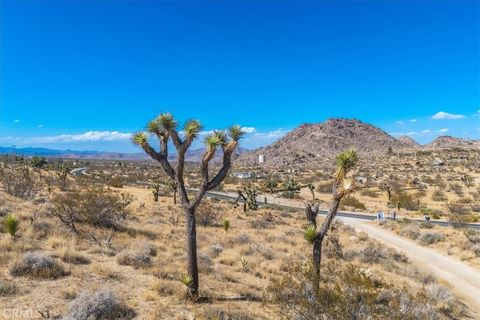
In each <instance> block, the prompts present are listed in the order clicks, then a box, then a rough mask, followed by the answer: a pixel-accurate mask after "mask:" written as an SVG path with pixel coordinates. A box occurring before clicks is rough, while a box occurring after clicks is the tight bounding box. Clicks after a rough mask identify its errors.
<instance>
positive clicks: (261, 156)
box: [258, 154, 265, 163]
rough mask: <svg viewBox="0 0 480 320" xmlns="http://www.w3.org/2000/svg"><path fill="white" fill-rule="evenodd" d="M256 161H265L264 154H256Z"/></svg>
mask: <svg viewBox="0 0 480 320" xmlns="http://www.w3.org/2000/svg"><path fill="white" fill-rule="evenodd" d="M258 163H265V155H264V154H261V155H259V156H258Z"/></svg>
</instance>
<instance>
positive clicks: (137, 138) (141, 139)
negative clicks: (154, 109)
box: [131, 132, 148, 146]
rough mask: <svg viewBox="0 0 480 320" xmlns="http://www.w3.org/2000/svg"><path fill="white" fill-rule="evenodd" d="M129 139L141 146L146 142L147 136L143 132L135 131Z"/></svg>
mask: <svg viewBox="0 0 480 320" xmlns="http://www.w3.org/2000/svg"><path fill="white" fill-rule="evenodd" d="M131 139H132V142H133V143H134V144H136V145H137V146H143V145H145V144H146V143H147V140H148V137H147V134H146V133H145V132H135V133H134V134H133V135H132V138H131Z"/></svg>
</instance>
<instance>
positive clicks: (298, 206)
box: [188, 189, 480, 230]
mask: <svg viewBox="0 0 480 320" xmlns="http://www.w3.org/2000/svg"><path fill="white" fill-rule="evenodd" d="M188 191H196V190H195V189H188ZM206 195H207V196H208V197H212V198H217V199H221V200H227V201H228V200H234V199H236V198H237V194H236V193H233V192H218V191H209V192H207V193H206ZM265 198H266V199H267V203H268V204H274V205H276V206H280V207H284V208H288V209H294V210H303V208H304V205H303V204H302V203H301V202H299V201H296V200H290V199H283V198H275V197H272V196H271V195H260V196H258V197H257V201H258V203H259V204H262V203H265ZM240 202H242V201H241V200H240ZM319 212H320V214H327V211H326V210H320V211H319ZM337 216H339V217H347V218H356V219H362V220H369V221H374V220H376V219H377V217H376V215H374V214H368V213H358V212H350V211H338V214H337ZM408 220H411V221H416V222H424V221H425V220H424V219H417V218H408ZM430 223H432V224H434V225H437V226H441V227H450V224H449V223H448V222H447V221H441V220H440V221H439V220H430ZM465 226H466V227H468V228H472V229H478V230H480V224H479V223H469V224H467V225H465Z"/></svg>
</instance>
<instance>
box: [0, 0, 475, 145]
mask: <svg viewBox="0 0 480 320" xmlns="http://www.w3.org/2000/svg"><path fill="white" fill-rule="evenodd" d="M0 5H1V11H0V15H1V19H0V27H1V31H0V32H1V34H0V35H1V37H0V44H1V46H0V67H1V69H0V80H1V82H0V146H1V145H3V146H10V145H12V144H15V145H17V146H19V147H20V146H27V145H28V146H43V147H52V148H60V149H65V148H71V149H96V150H108V151H123V152H132V151H136V150H137V149H136V148H135V147H134V146H132V145H131V144H130V143H129V141H128V133H130V132H132V131H136V130H138V129H141V128H142V127H143V126H144V125H145V123H146V122H147V121H148V120H149V119H151V118H153V117H154V116H155V115H157V114H158V113H160V112H164V111H170V112H172V113H174V115H175V116H176V117H177V118H178V119H179V120H180V121H183V120H186V119H189V118H198V119H200V120H201V121H202V123H203V124H204V125H205V128H206V130H210V129H214V128H222V127H226V126H228V125H231V124H234V123H239V124H241V125H243V126H245V127H246V128H248V131H249V132H250V133H249V134H248V135H247V139H246V140H245V141H244V146H246V147H249V148H254V147H257V146H259V145H264V144H267V143H270V142H272V141H274V140H275V139H277V138H278V137H280V136H281V135H283V134H285V133H286V132H287V131H288V130H291V129H292V128H294V127H296V126H298V125H299V124H301V123H305V122H320V121H324V120H326V119H328V118H330V117H347V118H358V119H360V120H362V121H364V122H367V123H371V124H374V125H377V126H379V127H380V128H382V129H384V130H385V131H387V132H388V133H391V134H395V135H399V134H409V135H410V136H412V137H413V138H415V139H417V140H418V141H420V142H422V143H426V142H429V141H431V140H432V139H434V138H435V137H436V136H438V135H440V134H450V135H455V136H460V137H468V138H480V131H479V130H480V129H479V128H480V80H479V78H480V61H479V60H480V58H479V57H480V49H479V39H480V31H479V30H480V22H479V21H480V17H479V15H480V4H479V2H476V1H471V2H466V1H465V2H462V1H456V2H447V1H441V2H440V1H438V2H435V1H432V2H430V1H425V2H423V1H417V2H393V1H385V2H382V1H372V2H348V1H341V2H333V1H332V2H213V1H211V2H150V1H144V2H112V1H105V2H94V1H88V2H87V1H85V2H81V1H75V2H69V1H54V2H44V1H37V2H35V1H33V2H30V1H28V2H27V1H22V2H18V1H2V2H1V4H0Z"/></svg>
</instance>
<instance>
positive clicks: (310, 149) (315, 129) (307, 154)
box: [238, 119, 412, 166]
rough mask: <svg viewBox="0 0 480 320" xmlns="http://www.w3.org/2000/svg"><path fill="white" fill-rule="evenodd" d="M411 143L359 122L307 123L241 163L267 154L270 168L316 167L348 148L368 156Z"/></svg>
mask: <svg viewBox="0 0 480 320" xmlns="http://www.w3.org/2000/svg"><path fill="white" fill-rule="evenodd" d="M411 146H412V143H411V142H406V141H401V140H397V139H395V138H394V137H392V136H390V135H389V134H387V133H386V132H384V131H383V130H381V129H379V128H377V127H375V126H372V125H370V124H367V123H363V122H361V121H359V120H356V119H329V120H327V121H325V122H322V123H314V124H303V125H301V126H299V127H298V128H296V129H294V130H293V131H291V132H289V133H288V134H287V135H285V136H284V137H283V138H281V139H279V140H278V141H276V142H274V143H273V144H271V145H269V146H267V147H264V148H259V149H256V150H254V151H252V152H249V153H246V154H244V155H242V156H240V158H239V160H238V162H239V163H242V164H254V163H257V162H258V157H259V155H265V159H266V162H265V164H266V165H267V166H279V165H280V166H304V165H306V164H308V165H313V166H316V164H320V163H324V162H325V160H328V159H331V158H332V157H334V156H335V155H336V154H337V153H338V152H340V151H342V150H345V149H347V148H351V147H353V148H356V149H357V150H358V151H359V152H360V153H361V154H363V155H364V156H369V155H379V154H385V153H386V152H387V151H388V148H389V147H392V149H393V150H398V149H408V148H410V147H411Z"/></svg>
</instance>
